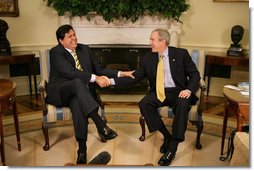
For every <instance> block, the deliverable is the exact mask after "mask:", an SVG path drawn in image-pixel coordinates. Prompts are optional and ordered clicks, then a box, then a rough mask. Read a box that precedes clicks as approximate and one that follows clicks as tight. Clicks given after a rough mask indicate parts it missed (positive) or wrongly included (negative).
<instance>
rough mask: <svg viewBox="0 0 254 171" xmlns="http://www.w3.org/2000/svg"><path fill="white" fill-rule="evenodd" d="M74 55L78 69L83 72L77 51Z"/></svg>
mask: <svg viewBox="0 0 254 171" xmlns="http://www.w3.org/2000/svg"><path fill="white" fill-rule="evenodd" d="M72 54H73V58H74V60H75V64H76V68H77V69H78V70H80V71H83V69H82V67H81V65H80V63H79V59H78V55H77V53H76V51H75V50H74V51H72Z"/></svg>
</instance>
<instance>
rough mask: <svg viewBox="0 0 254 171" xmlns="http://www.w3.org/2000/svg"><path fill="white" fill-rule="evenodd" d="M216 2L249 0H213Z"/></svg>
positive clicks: (243, 0)
mask: <svg viewBox="0 0 254 171" xmlns="http://www.w3.org/2000/svg"><path fill="white" fill-rule="evenodd" d="M213 1H214V2H249V0H213Z"/></svg>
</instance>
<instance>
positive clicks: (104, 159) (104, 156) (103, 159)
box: [88, 151, 111, 164]
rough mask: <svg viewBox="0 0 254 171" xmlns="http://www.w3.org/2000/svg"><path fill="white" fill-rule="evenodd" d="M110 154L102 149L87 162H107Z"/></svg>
mask: <svg viewBox="0 0 254 171" xmlns="http://www.w3.org/2000/svg"><path fill="white" fill-rule="evenodd" d="M110 159H111V155H110V154H109V153H108V152H107V151H103V152H101V153H100V154H98V155H97V156H95V157H94V158H93V159H92V160H91V161H90V162H89V163H88V164H108V162H109V161H110Z"/></svg>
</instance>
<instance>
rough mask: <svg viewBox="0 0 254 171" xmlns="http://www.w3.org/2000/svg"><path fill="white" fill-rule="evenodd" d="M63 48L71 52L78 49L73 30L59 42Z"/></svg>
mask: <svg viewBox="0 0 254 171" xmlns="http://www.w3.org/2000/svg"><path fill="white" fill-rule="evenodd" d="M59 41H60V43H61V44H62V45H63V47H65V48H67V49H71V50H75V49H76V47H77V37H76V33H75V32H74V31H73V30H70V31H69V32H68V33H65V36H64V39H62V40H61V39H60V40H59Z"/></svg>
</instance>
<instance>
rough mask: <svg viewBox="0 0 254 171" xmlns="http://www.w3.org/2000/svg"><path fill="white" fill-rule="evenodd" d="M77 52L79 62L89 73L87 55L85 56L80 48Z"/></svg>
mask: <svg viewBox="0 0 254 171" xmlns="http://www.w3.org/2000/svg"><path fill="white" fill-rule="evenodd" d="M76 51H77V55H78V59H79V62H80V65H81V67H82V69H83V71H88V70H87V69H88V66H86V63H87V62H86V58H87V56H88V55H87V54H84V53H81V50H80V48H79V47H77V48H76Z"/></svg>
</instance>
